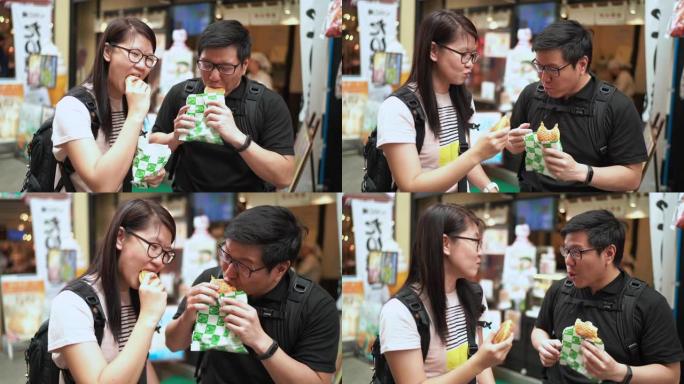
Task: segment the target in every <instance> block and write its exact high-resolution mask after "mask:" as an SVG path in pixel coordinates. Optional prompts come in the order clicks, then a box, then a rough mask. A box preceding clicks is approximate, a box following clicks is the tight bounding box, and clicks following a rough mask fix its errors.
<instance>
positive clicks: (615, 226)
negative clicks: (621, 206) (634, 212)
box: [561, 209, 625, 267]
mask: <svg viewBox="0 0 684 384" xmlns="http://www.w3.org/2000/svg"><path fill="white" fill-rule="evenodd" d="M581 231H584V232H586V233H587V238H588V240H589V245H590V246H591V247H592V248H596V251H597V252H601V251H603V250H604V249H605V248H606V247H608V246H609V245H611V244H613V245H615V259H614V260H613V264H615V266H616V267H620V262H621V261H622V253H623V252H624V249H625V224H624V223H622V222H621V221H620V220H618V219H617V218H616V217H615V215H613V214H612V213H611V212H610V211H607V210H605V209H601V210H595V211H587V212H584V213H580V214H579V215H577V216H575V217H573V218H572V219H570V221H568V223H567V224H565V227H563V229H561V236H563V238H565V236H566V235H567V234H569V233H573V232H581Z"/></svg>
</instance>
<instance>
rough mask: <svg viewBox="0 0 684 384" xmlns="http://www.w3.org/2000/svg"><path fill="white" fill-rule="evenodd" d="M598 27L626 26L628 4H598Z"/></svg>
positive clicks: (596, 8)
mask: <svg viewBox="0 0 684 384" xmlns="http://www.w3.org/2000/svg"><path fill="white" fill-rule="evenodd" d="M594 10H595V12H596V25H624V24H625V22H626V16H625V15H626V14H627V4H625V3H623V4H619V5H614V4H611V3H608V4H604V5H602V4H596V6H595V8H594Z"/></svg>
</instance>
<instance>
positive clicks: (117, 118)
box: [109, 111, 126, 147]
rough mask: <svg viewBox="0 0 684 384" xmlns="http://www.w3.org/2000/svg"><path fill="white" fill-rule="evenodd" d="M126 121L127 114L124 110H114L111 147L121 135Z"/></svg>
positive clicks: (110, 139) (110, 138)
mask: <svg viewBox="0 0 684 384" xmlns="http://www.w3.org/2000/svg"><path fill="white" fill-rule="evenodd" d="M125 121H126V115H124V112H123V111H118V112H112V135H111V136H110V137H109V146H110V147H111V146H112V145H114V143H115V142H116V138H117V137H119V133H120V132H121V128H122V127H123V124H124V122H125Z"/></svg>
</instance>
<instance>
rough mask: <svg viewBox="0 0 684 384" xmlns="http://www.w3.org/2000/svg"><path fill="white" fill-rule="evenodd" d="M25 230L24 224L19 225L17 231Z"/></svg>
mask: <svg viewBox="0 0 684 384" xmlns="http://www.w3.org/2000/svg"><path fill="white" fill-rule="evenodd" d="M24 228H25V227H24V224H19V225H18V226H17V229H18V230H20V231H23V230H24Z"/></svg>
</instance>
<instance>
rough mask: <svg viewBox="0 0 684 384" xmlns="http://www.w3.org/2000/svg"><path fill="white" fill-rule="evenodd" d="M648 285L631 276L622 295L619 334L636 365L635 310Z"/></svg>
mask: <svg viewBox="0 0 684 384" xmlns="http://www.w3.org/2000/svg"><path fill="white" fill-rule="evenodd" d="M647 286H648V285H647V284H646V283H645V282H643V281H641V280H639V279H637V278H635V277H631V276H629V280H628V281H627V283H626V284H625V286H624V288H623V289H622V293H621V295H620V299H619V300H620V301H621V303H620V309H621V311H620V312H618V321H617V332H618V337H619V338H620V340H622V346H623V348H624V349H625V352H627V356H629V359H630V362H632V363H635V362H638V361H639V352H640V351H639V342H638V340H639V337H638V334H637V329H636V327H635V321H634V319H635V312H636V311H635V310H636V304H637V302H638V301H639V297H640V296H641V294H642V293H643V292H644V290H645V288H646V287H647Z"/></svg>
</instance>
